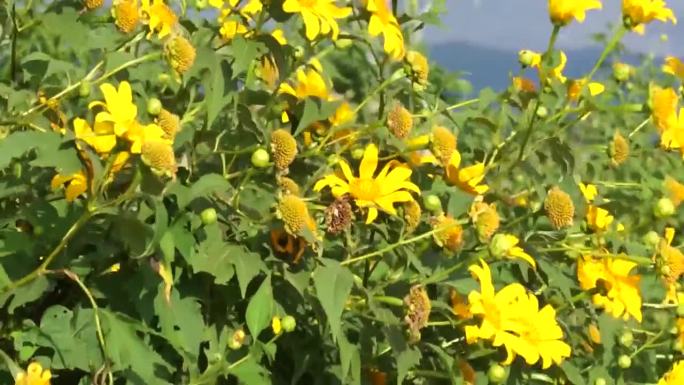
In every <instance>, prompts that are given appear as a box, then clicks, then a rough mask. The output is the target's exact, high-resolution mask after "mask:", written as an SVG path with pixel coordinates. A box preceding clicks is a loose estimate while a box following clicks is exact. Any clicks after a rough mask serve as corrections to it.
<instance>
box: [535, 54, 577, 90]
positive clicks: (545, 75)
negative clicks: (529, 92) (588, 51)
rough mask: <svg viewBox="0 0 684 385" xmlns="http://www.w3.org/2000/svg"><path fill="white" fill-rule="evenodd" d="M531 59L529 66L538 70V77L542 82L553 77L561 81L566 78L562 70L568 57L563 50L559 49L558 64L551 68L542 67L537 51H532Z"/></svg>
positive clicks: (540, 57)
mask: <svg viewBox="0 0 684 385" xmlns="http://www.w3.org/2000/svg"><path fill="white" fill-rule="evenodd" d="M532 55H533V60H532V63H531V64H530V67H532V68H536V69H537V70H538V71H539V77H540V79H541V80H542V83H547V82H549V81H551V80H553V79H557V80H558V81H559V82H561V83H565V81H566V80H567V78H566V77H565V76H564V75H563V70H564V69H565V65H566V64H567V63H568V57H567V56H566V55H565V52H563V51H560V62H559V63H558V65H557V66H556V67H554V68H551V69H542V60H541V59H542V56H541V54H539V53H536V52H532Z"/></svg>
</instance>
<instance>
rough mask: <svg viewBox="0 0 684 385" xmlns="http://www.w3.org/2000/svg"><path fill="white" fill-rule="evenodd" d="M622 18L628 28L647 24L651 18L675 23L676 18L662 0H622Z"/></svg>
mask: <svg viewBox="0 0 684 385" xmlns="http://www.w3.org/2000/svg"><path fill="white" fill-rule="evenodd" d="M622 18H623V19H624V21H625V25H626V26H627V27H628V28H633V27H637V26H640V25H642V24H648V23H650V22H652V21H653V20H659V21H662V22H665V23H666V22H668V21H671V22H672V23H673V24H677V18H676V17H675V15H674V12H672V10H671V9H670V8H667V3H665V1H664V0H622Z"/></svg>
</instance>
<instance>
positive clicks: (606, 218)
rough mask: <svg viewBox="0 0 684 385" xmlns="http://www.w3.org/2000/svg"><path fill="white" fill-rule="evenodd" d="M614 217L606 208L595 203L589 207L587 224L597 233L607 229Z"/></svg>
mask: <svg viewBox="0 0 684 385" xmlns="http://www.w3.org/2000/svg"><path fill="white" fill-rule="evenodd" d="M613 219H615V218H614V217H613V216H612V215H610V212H609V211H608V210H606V209H603V208H601V207H598V206H594V205H589V206H588V207H587V225H588V226H589V228H590V229H592V230H593V231H595V232H597V233H601V232H604V231H606V230H607V229H608V227H609V226H610V224H611V223H613Z"/></svg>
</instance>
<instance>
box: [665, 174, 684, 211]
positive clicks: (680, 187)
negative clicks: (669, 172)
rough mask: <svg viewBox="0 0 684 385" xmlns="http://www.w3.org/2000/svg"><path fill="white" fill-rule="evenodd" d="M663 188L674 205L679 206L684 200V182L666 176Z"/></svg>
mask: <svg viewBox="0 0 684 385" xmlns="http://www.w3.org/2000/svg"><path fill="white" fill-rule="evenodd" d="M664 185H665V190H667V195H668V197H669V198H670V200H671V201H672V203H673V204H674V205H675V207H679V205H680V204H682V202H684V184H681V183H679V182H678V181H677V180H675V179H674V178H672V177H670V176H668V177H666V178H665V183H664Z"/></svg>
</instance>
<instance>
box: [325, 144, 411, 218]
mask: <svg viewBox="0 0 684 385" xmlns="http://www.w3.org/2000/svg"><path fill="white" fill-rule="evenodd" d="M338 164H339V166H340V168H341V170H342V175H343V177H344V179H343V178H341V177H339V176H337V175H335V174H330V175H326V176H325V177H324V178H322V179H321V180H319V181H318V182H316V185H315V186H314V190H315V191H320V190H322V189H323V188H324V187H330V188H331V190H332V194H333V195H334V196H335V197H336V198H337V197H340V196H342V195H344V194H350V195H351V197H352V198H353V199H354V201H355V202H356V205H357V206H358V207H361V208H366V209H368V215H367V217H366V223H371V222H373V221H374V220H375V218H377V216H378V209H380V210H382V211H384V212H386V213H388V214H390V215H397V211H396V209H395V208H394V204H395V203H397V202H408V201H410V200H413V196H411V193H410V191H413V192H416V193H420V189H419V188H418V186H416V185H415V184H413V183H411V181H410V178H411V169H410V168H408V167H407V166H406V165H403V164H401V163H398V162H388V163H387V164H385V166H384V167H383V168H382V170H381V171H380V173H379V174H378V175H377V176H376V177H374V176H373V174H375V171H376V169H377V167H378V148H377V147H376V146H375V145H374V144H369V145H368V146H367V147H366V150H365V151H364V154H363V159H361V165H360V166H359V176H358V177H355V176H354V175H353V174H352V171H351V169H350V168H349V164H347V162H345V161H344V160H340V161H339V163H338Z"/></svg>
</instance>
